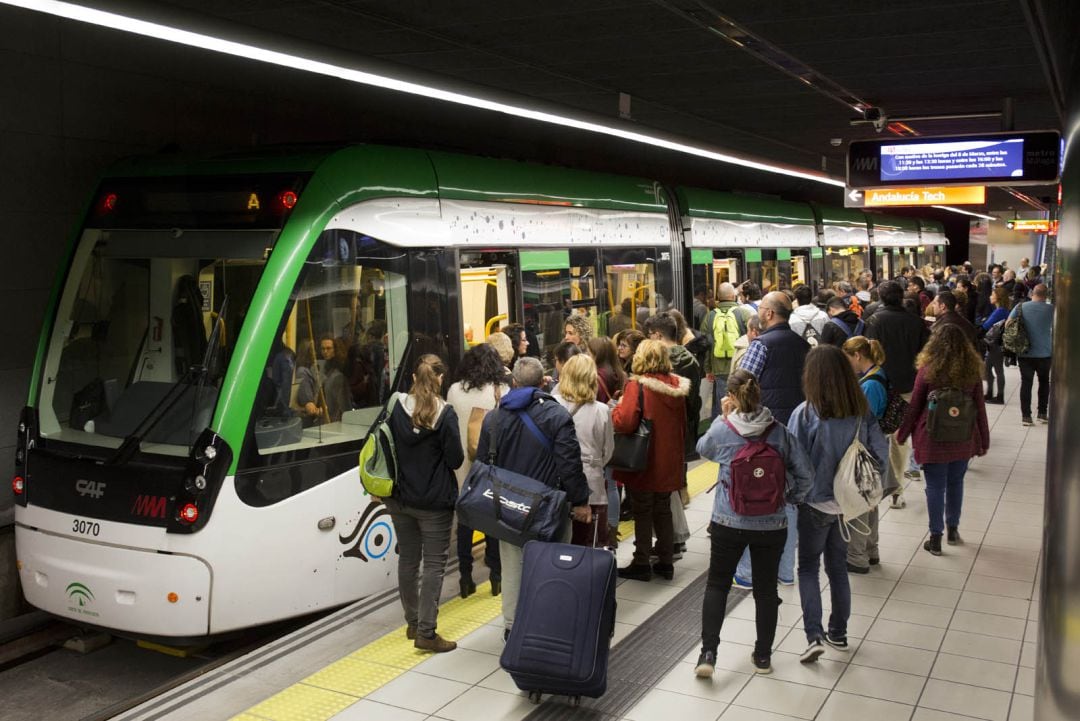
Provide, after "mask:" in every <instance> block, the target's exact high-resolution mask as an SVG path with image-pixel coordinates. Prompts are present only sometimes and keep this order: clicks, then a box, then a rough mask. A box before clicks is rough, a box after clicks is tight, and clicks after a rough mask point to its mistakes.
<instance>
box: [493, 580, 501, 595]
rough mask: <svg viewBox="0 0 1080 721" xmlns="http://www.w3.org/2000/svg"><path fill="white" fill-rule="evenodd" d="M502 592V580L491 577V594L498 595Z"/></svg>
mask: <svg viewBox="0 0 1080 721" xmlns="http://www.w3.org/2000/svg"><path fill="white" fill-rule="evenodd" d="M500 593H502V580H500V579H498V578H493V579H491V595H492V596H498V595H499V594H500Z"/></svg>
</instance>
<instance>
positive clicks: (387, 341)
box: [248, 231, 408, 463]
mask: <svg viewBox="0 0 1080 721" xmlns="http://www.w3.org/2000/svg"><path fill="white" fill-rule="evenodd" d="M405 264H406V257H405V253H404V252H403V251H401V250H400V249H397V248H392V247H389V246H386V245H383V244H382V243H380V242H379V241H376V240H374V239H372V238H369V237H367V236H364V235H359V234H357V233H352V232H348V231H327V232H325V233H323V235H322V236H321V237H320V238H319V239H318V241H316V243H315V247H314V248H313V250H312V252H311V255H310V256H309V257H308V259H307V262H305V264H304V268H303V270H302V271H301V273H300V277H299V279H298V280H297V284H296V287H295V289H294V290H293V293H292V295H291V296H290V301H289V304H288V306H287V307H286V312H285V317H284V318H283V319H282V321H281V325H280V327H279V331H278V334H277V336H276V337H275V339H274V343H273V345H272V347H271V349H270V356H269V358H268V359H267V362H266V368H265V371H264V373H263V378H262V383H261V385H260V388H259V393H258V395H257V397H256V402H255V412H254V413H253V423H254V444H255V448H256V450H257V451H258V454H257V455H258V456H259V457H261V458H262V459H264V462H265V463H269V462H271V461H276V460H294V459H302V458H303V457H307V456H310V451H319V452H323V451H325V452H327V453H345V452H352V451H354V450H357V449H358V448H359V444H360V441H362V440H363V438H364V437H365V436H366V435H367V431H368V429H369V428H370V427H371V425H372V423H373V422H374V421H375V418H376V417H377V416H378V414H379V412H380V410H381V409H382V407H383V406H384V405H385V403H386V401H387V400H388V399H389V397H390V392H391V388H390V385H391V382H392V379H393V378H394V377H395V374H396V372H397V367H398V365H399V363H400V362H401V359H402V354H403V353H404V350H405V346H406V343H407V341H408V325H407V307H406V294H407V283H406V276H405ZM305 452H309V453H306V454H305ZM298 454H300V455H298ZM248 457H249V458H250V457H251V455H250V454H248Z"/></svg>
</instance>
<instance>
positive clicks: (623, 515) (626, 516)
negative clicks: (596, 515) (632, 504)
mask: <svg viewBox="0 0 1080 721" xmlns="http://www.w3.org/2000/svg"><path fill="white" fill-rule="evenodd" d="M632 520H634V509H632V508H624V509H622V510H621V511H619V521H632Z"/></svg>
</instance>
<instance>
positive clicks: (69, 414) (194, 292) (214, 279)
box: [39, 230, 274, 456]
mask: <svg viewBox="0 0 1080 721" xmlns="http://www.w3.org/2000/svg"><path fill="white" fill-rule="evenodd" d="M183 239H184V242H183V243H177V240H176V236H175V235H174V233H172V232H171V231H153V230H140V231H129V230H123V231H100V230H88V231H86V233H84V235H83V237H82V238H81V240H80V242H79V246H78V248H77V249H76V252H75V256H74V257H73V259H72V265H71V269H70V272H69V274H68V280H67V285H66V287H65V289H64V292H63V295H62V296H61V301H60V305H59V308H58V312H57V323H56V325H55V327H54V330H53V334H52V338H51V339H50V341H49V349H48V354H47V356H46V360H45V364H44V369H43V383H42V391H41V405H40V406H39V407H40V414H41V416H40V419H41V430H42V435H44V436H46V437H49V438H54V439H56V440H59V441H65V442H71V443H81V444H86V445H92V446H100V447H105V448H116V447H119V446H120V444H121V443H122V442H123V440H124V438H126V437H128V436H129V435H131V434H132V433H133V432H134V430H135V429H136V428H137V427H138V426H139V425H140V424H141V423H142V422H143V421H144V420H145V419H146V418H147V417H148V416H149V415H150V414H151V413H153V412H154V410H155V408H156V407H157V406H158V404H159V403H160V402H161V401H162V400H163V399H164V398H165V397H166V396H168V395H170V393H171V394H172V395H173V396H174V397H176V396H177V394H176V393H175V391H174V388H176V387H177V384H180V385H181V386H183V387H182V388H181V389H180V390H181V392H180V393H179V395H178V397H177V399H176V400H175V402H173V403H172V405H171V407H170V408H169V409H168V410H166V411H165V412H164V415H162V416H161V418H160V419H159V420H158V421H157V422H156V423H154V424H153V425H152V426H150V428H149V429H148V430H146V431H144V435H143V443H142V445H141V448H142V450H143V451H145V452H147V453H158V454H163V455H173V456H186V455H187V453H188V449H189V447H190V444H191V443H192V442H194V440H195V438H196V437H197V436H198V434H199V433H201V432H202V431H203V430H204V429H205V428H206V427H207V426H208V425H209V424H210V421H211V418H212V415H213V411H214V407H215V405H216V401H217V395H218V387H219V385H220V382H221V379H222V377H223V376H224V373H225V369H226V368H227V366H228V360H229V357H230V355H231V354H232V352H233V349H234V347H235V342H236V336H237V333H238V332H239V330H240V326H241V324H242V321H243V318H244V317H245V316H246V314H247V308H248V305H249V303H250V299H251V298H252V297H253V295H254V292H255V286H256V284H257V283H258V280H259V277H260V275H261V273H262V269H263V256H264V253H265V249H266V248H268V247H271V246H272V245H273V241H274V236H273V233H261V232H260V233H250V232H248V233H244V232H234V231H188V232H185V234H184V236H183ZM215 255H216V257H215ZM226 301H227V302H226ZM219 316H220V318H219ZM219 320H220V323H219V322H218V321H219ZM212 329H216V330H217V333H216V335H212V334H211V331H212ZM207 359H209V360H210V361H212V362H211V364H210V365H209V366H207V367H206V370H202V368H203V367H204V365H203V364H204V360H207Z"/></svg>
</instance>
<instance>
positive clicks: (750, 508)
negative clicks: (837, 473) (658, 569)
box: [695, 369, 813, 678]
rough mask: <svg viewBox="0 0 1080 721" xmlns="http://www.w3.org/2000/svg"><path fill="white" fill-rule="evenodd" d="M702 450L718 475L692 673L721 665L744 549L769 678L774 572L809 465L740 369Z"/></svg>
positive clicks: (759, 649) (708, 672)
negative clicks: (788, 508)
mask: <svg viewBox="0 0 1080 721" xmlns="http://www.w3.org/2000/svg"><path fill="white" fill-rule="evenodd" d="M697 450H698V453H700V454H701V455H702V456H703V457H705V458H708V459H709V460H711V461H715V462H716V463H718V464H719V465H720V472H719V476H718V479H717V485H716V500H715V501H714V503H713V512H712V522H711V523H710V524H709V534H710V537H711V544H712V551H711V557H710V560H709V576H708V581H707V585H706V587H705V601H704V604H703V606H702V613H701V655H700V656H699V657H698V663H697V666H696V668H695V673H696V674H697V675H698V676H700V677H702V678H707V677H709V676H712V674H713V671H714V669H715V667H716V649H717V647H718V644H719V641H720V629H721V627H722V626H723V623H724V613H725V609H726V608H727V598H728V592H729V590H730V588H731V582H732V579H733V578H734V576H735V568H736V566H737V565H738V563H739V559H740V558H741V557H742V554H743V551H744V550H745V549H747V548H749V549H750V558H751V563H752V565H753V573H754V581H755V582H754V605H755V609H756V611H755V620H756V623H757V642H756V643H755V645H754V652H753V655H752V661H753V664H754V669H755V671H756V672H757V673H769V671H770V669H771V667H770V658H771V656H772V644H773V640H774V639H775V636H776V618H777V607H778V606H779V604H780V598H779V596H778V595H777V592H776V581H777V573H778V572H779V568H780V556H781V554H782V553H783V551H784V543H785V541H786V539H787V530H786V529H787V525H788V520H787V514H786V513H785V512H784V504H785V502H786V503H792V504H795V503H800V502H801V501H802V500H803V498H805V496H806V494H807V492H808V491H809V490H810V485H811V483H812V481H813V471H812V469H811V466H810V461H809V459H808V458H807V457H806V453H805V452H804V451H803V449H802V447H801V446H800V445H799V443H798V442H797V441H796V440H795V438H794V436H792V435H791V433H789V432H788V430H787V429H786V428H785V427H784V425H783V424H781V423H778V422H776V420H775V419H774V418H773V415H772V412H770V411H769V409H768V408H766V407H764V406H762V405H761V387H760V386H759V385H758V383H757V380H756V379H755V378H754V375H753V374H752V373H750V372H749V371H746V370H742V369H739V370H736V371H735V372H733V373H732V374H731V375H730V376H729V377H728V386H727V395H726V396H725V397H724V398H723V415H722V416H721V417H718V418H717V419H716V420H715V421H713V424H712V426H711V427H710V428H709V430H708V432H706V434H705V435H704V436H702V437H701V440H699V441H698V444H697Z"/></svg>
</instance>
